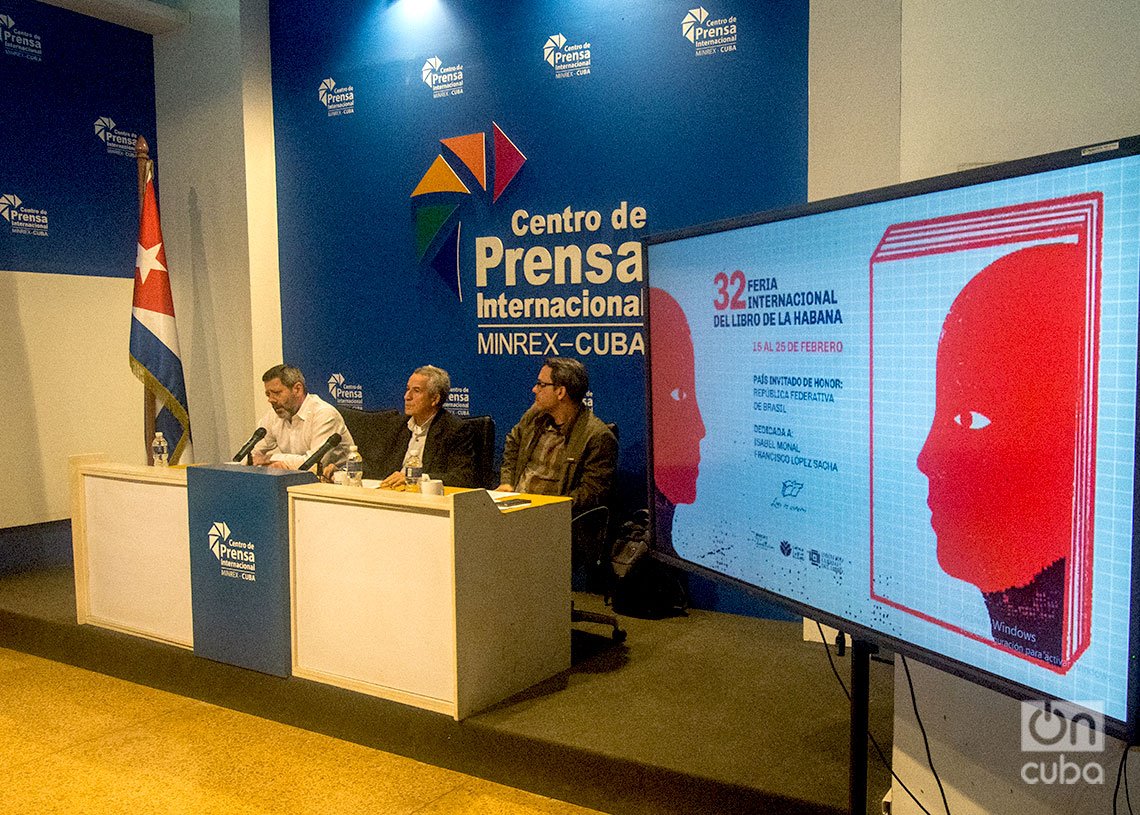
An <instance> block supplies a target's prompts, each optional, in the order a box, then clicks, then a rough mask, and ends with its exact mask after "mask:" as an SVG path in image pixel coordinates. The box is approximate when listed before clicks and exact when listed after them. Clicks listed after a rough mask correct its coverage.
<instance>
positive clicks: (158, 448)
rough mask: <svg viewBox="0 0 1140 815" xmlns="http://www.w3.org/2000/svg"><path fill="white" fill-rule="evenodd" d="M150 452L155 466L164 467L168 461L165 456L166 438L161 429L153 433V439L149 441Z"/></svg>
mask: <svg viewBox="0 0 1140 815" xmlns="http://www.w3.org/2000/svg"><path fill="white" fill-rule="evenodd" d="M150 452H151V456H152V461H153V462H154V466H155V467H165V466H166V465H167V464H169V463H170V462H169V460H168V459H167V457H166V456H167V447H166V438H165V437H164V436H163V435H162V431H161V430H160V431H158V432H157V433H155V434H154V441H152V442H151V443H150Z"/></svg>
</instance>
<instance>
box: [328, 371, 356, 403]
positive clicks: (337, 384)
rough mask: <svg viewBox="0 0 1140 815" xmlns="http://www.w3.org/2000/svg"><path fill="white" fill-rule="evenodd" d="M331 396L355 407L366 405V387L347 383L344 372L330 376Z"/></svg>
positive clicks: (339, 401)
mask: <svg viewBox="0 0 1140 815" xmlns="http://www.w3.org/2000/svg"><path fill="white" fill-rule="evenodd" d="M329 396H331V397H332V398H333V399H334V400H335V401H336V403H337V404H340V405H348V406H349V407H355V408H359V407H363V406H364V388H362V387H361V386H360V385H349V384H348V383H346V382H345V380H344V374H340V373H337V374H333V375H332V376H330V377H329Z"/></svg>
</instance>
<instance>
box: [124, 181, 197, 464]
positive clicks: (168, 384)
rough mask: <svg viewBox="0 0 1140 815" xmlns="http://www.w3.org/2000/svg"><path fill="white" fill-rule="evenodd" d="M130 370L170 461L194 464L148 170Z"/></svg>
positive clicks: (171, 303)
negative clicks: (147, 396) (146, 396)
mask: <svg viewBox="0 0 1140 815" xmlns="http://www.w3.org/2000/svg"><path fill="white" fill-rule="evenodd" d="M131 370H132V371H134V374H135V376H137V377H138V378H139V379H140V380H142V383H143V386H144V387H145V388H146V389H147V390H148V391H150V392H151V393H153V394H154V397H155V402H156V403H157V405H156V408H157V413H156V415H155V420H154V429H155V430H156V431H159V430H161V431H162V435H163V436H164V437H165V438H166V443H167V445H168V447H169V449H170V463H171V464H177V463H178V462H179V461H181V462H182V463H184V464H188V463H190V462H191V461H192V458H193V456H192V453H191V450H190V412H189V410H188V408H187V402H186V379H185V378H184V377H183V375H182V354H181V353H180V352H179V350H178V327H177V326H176V325H175V323H174V298H172V297H171V295H170V273H169V272H167V270H166V250H165V249H164V248H163V246H162V227H161V226H160V225H159V222H158V202H157V201H156V200H155V197H154V178H153V173H152V172H151V171H150V170H148V172H147V180H146V192H145V193H143V208H142V217H141V218H140V219H139V245H138V254H137V255H136V256H135V299H134V308H133V309H132V311H131Z"/></svg>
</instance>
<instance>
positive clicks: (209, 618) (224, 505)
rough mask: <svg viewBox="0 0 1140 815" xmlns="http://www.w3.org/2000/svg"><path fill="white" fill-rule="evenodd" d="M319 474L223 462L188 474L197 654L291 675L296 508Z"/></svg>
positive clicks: (191, 580)
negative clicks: (297, 489)
mask: <svg viewBox="0 0 1140 815" xmlns="http://www.w3.org/2000/svg"><path fill="white" fill-rule="evenodd" d="M313 481H316V476H314V475H313V474H312V473H307V472H305V473H301V472H296V471H294V470H276V469H270V468H267V467H243V466H240V465H233V464H222V465H215V466H205V467H190V468H188V469H187V471H186V489H187V505H188V511H189V518H190V592H191V607H192V609H193V612H194V653H195V654H198V655H199V656H203V657H206V658H208V659H213V660H217V661H218V662H225V663H227V664H230V665H238V666H241V667H243V668H252V669H253V670H255V671H261V672H262V673H267V674H273V675H275V676H289V674H290V671H291V668H292V652H291V647H290V633H289V503H288V494H287V493H286V490H288V488H289V487H292V486H295V485H297V484H309V483H312V482H313Z"/></svg>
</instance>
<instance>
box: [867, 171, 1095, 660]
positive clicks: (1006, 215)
mask: <svg viewBox="0 0 1140 815" xmlns="http://www.w3.org/2000/svg"><path fill="white" fill-rule="evenodd" d="M1102 208H1103V196H1102V195H1101V194H1100V193H1099V192H1090V193H1085V194H1081V195H1075V196H1070V197H1066V198H1057V199H1052V200H1045V201H1033V202H1030V203H1025V204H1018V205H1016V206H1010V207H1003V208H1001V209H993V210H986V211H979V212H969V213H963V214H959V215H951V216H946V217H941V218H934V219H931V220H924V221H912V222H909V223H900V224H894V225H892V226H890V227H889V228H888V229H887V230H886V232H885V233H884V234H883V238H882V240H881V241H880V243H879V245H878V247H877V248H876V249H875V252H874V253H873V255H872V257H871V304H872V307H871V315H872V320H871V325H872V329H871V340H872V342H871V346H872V352H871V358H872V377H871V382H872V385H871V410H872V422H871V431H872V445H871V460H872V474H873V473H874V470H875V464H874V462H875V458H874V456H875V451H874V446H875V445H874V437H875V433H876V428H875V423H874V415H873V414H874V406H875V402H876V398H878V399H880V400H882V399H889V398H890V394H887V393H880V394H878V396H877V397H876V393H875V380H874V368H873V366H874V340H875V334H874V330H875V324H874V315H875V308H874V295H875V292H874V288H875V280H876V279H879V280H883V278H882V275H885V274H890V273H891V272H892V269H891V264H892V263H893V262H895V261H899V260H904V259H912V258H920V257H928V258H931V259H934V256H945V261H943V259H942V258H938V259H937V261H938V263H942V262H945V263H947V268H950V265H951V264H953V263H954V262H955V258H954V253H962V252H965V251H967V250H975V249H985V250H987V252H988V253H989V254H987V257H992V256H993V254H992V253H993V250H995V249H998V250H1005V249H1008V251H1002V252H1000V253H999V254H998V256H997V257H996V259H994V260H992V261H991V262H989V263H988V264H987V265H985V266H984V267H983V268H980V269H979V270H978V271H977V272H976V273H974V274H973V275H972V276H971V277H970V278H969V280H968V282H966V284H965V285H964V286H963V287H962V289H961V291H959V292H958V294H957V296H956V297H955V298H954V299H953V303H952V304H951V305H950V306H949V310H948V312H947V313H946V315H945V320H944V322H943V323H942V331H941V335H940V337H939V340H938V351H937V359H936V360H933V361H932V360H922V361H920V362H917V363H916V364H922V365H930V364H931V363H932V362H933V364H934V366H935V385H934V389H935V394H934V405H935V408H934V416H933V418H932V419H931V420H930V428H929V431H928V432H927V435H926V438H925V442H924V443H923V445H922V448H921V450H920V451H918V453H917V455H916V456H915V458H914V461H913V467H916V468H917V470H918V472H919V473H921V475H922V476H924V477H925V478H926V480H927V482H928V496H927V506H928V507H929V510H930V515H929V522H930V527H931V529H932V530H933V532H934V536H935V538H936V539H937V562H938V566H939V567H940V568H941V570H942V571H943V572H945V573H946V574H947V575H950V576H951V577H954V578H957V579H959V580H963V581H965V582H966V583H969V584H972V585H973V586H976V587H977V589H978V591H979V592H980V593H981V597H982V600H983V602H984V604H985V610H986V612H987V613H988V615H989V620H990V627H991V637H990V638H985V637H982V636H979V635H978V634H977V633H974V632H970V631H967V630H965V629H964V628H962V627H961V626H960V625H957V624H955V622H954V621H952V620H947V619H943V618H942V617H940V616H939V614H938V613H937V611H935V610H933V609H932V608H926V609H923V608H917V607H915V606H916V605H918V604H917V603H914V602H913V601H912V602H910V603H903V602H900V601H899V600H898V599H897V598H892V596H890V595H891V594H892V591H891V589H890V588H889V587H887V586H886V585H885V584H883V585H876V577H875V543H876V542H875V513H874V489H875V485H874V478H873V477H872V489H871V495H872V513H871V518H872V521H871V596H872V598H873V599H875V600H877V601H879V602H882V603H886V604H887V605H890V606H893V607H895V608H898V609H901V610H903V611H906V612H909V613H912V614H915V615H917V616H919V617H922V618H923V619H926V620H928V621H930V622H934V623H937V624H939V625H942V626H945V627H947V628H950V629H953V630H956V631H958V632H959V633H962V634H963V635H965V636H968V637H971V638H973V639H978V640H981V641H983V642H988V643H990V644H992V645H994V646H995V647H997V648H1000V649H1002V650H1004V651H1007V652H1009V653H1012V654H1015V655H1017V656H1020V657H1022V658H1024V659H1028V660H1031V661H1033V662H1036V663H1038V664H1041V665H1044V666H1046V667H1048V668H1050V669H1052V670H1054V671H1056V672H1058V673H1065V672H1066V671H1068V669H1069V668H1070V667H1071V666H1072V664H1073V663H1074V661H1075V660H1076V659H1077V658H1078V657H1079V656H1080V655H1081V653H1082V652H1083V651H1084V650H1085V649H1086V648H1087V647H1088V645H1089V639H1090V630H1091V616H1092V555H1093V517H1094V497H1095V486H1096V485H1095V461H1096V415H1097V367H1098V366H1097V362H1098V356H1099V328H1100V326H1099V315H1100V285H1101V231H1102ZM895 271H898V270H895ZM886 430H887V429H886V428H879V430H878V432H880V433H882V432H886ZM880 545H881V546H882V545H885V542H884V541H880Z"/></svg>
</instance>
